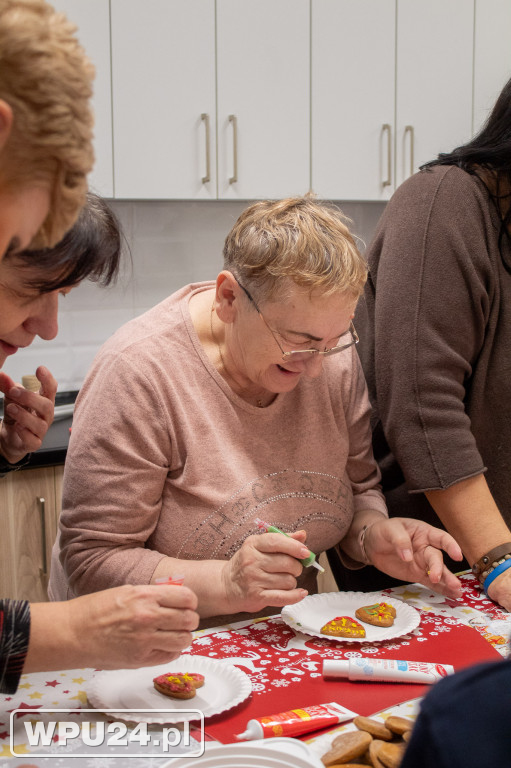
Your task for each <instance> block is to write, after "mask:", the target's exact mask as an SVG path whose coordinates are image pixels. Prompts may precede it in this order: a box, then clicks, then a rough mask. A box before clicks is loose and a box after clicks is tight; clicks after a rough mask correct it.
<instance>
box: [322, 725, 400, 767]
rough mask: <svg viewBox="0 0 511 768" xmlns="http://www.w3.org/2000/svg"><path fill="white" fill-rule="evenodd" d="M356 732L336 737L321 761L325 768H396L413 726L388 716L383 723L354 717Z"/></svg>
mask: <svg viewBox="0 0 511 768" xmlns="http://www.w3.org/2000/svg"><path fill="white" fill-rule="evenodd" d="M353 723H354V724H355V725H356V726H357V729H358V730H356V731H348V732H346V733H341V734H340V735H339V736H337V737H336V738H335V739H334V740H333V742H332V744H331V747H330V749H329V750H328V752H327V753H326V754H324V755H323V757H322V758H321V760H322V761H323V763H324V765H325V766H327V768H367V766H368V765H370V766H373V768H399V765H400V763H401V760H402V758H403V753H404V750H405V746H406V742H407V741H408V739H409V738H410V734H411V732H412V728H413V722H412V721H411V720H408V718H406V717H398V716H395V715H389V716H388V717H387V719H386V720H385V723H382V722H380V721H379V720H374V719H373V718H370V717H362V716H360V715H359V716H358V717H355V719H354V720H353Z"/></svg>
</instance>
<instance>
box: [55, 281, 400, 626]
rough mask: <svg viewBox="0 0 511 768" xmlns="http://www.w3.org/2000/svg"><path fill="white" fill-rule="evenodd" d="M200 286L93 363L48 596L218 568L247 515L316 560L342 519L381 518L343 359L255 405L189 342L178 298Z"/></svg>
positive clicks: (360, 389)
mask: <svg viewBox="0 0 511 768" xmlns="http://www.w3.org/2000/svg"><path fill="white" fill-rule="evenodd" d="M211 287H213V284H212V283H203V284H200V285H193V286H187V287H185V288H183V289H181V290H180V291H178V292H177V293H175V294H174V295H172V296H170V297H169V298H168V299H166V300H165V301H163V302H162V303H161V304H159V305H158V306H156V307H154V308H153V309H151V310H150V311H149V312H146V313H145V314H144V315H142V316H141V317H138V318H136V319H135V320H132V321H131V322H129V323H127V324H126V325H125V326H124V327H122V328H121V329H120V330H119V331H118V332H117V333H116V334H115V335H114V336H113V337H112V338H111V339H109V341H107V342H106V344H105V345H104V346H103V347H102V349H101V350H100V352H99V354H98V355H97V357H96V360H95V361H94V364H93V366H92V369H91V371H90V373H89V375H88V377H87V380H86V382H85V384H84V386H83V389H82V390H81V392H80V396H79V399H78V400H77V405H76V411H75V416H74V420H73V432H72V437H71V442H70V446H69V451H68V455H67V460H66V467H65V476H64V498H63V513H62V519H61V536H60V544H59V542H58V541H57V544H56V546H55V549H54V555H53V564H52V573H51V581H50V596H51V597H52V598H53V599H66V597H70V596H72V595H73V594H83V593H86V592H92V591H95V590H99V589H103V588H106V587H111V586H114V585H118V584H123V583H126V582H129V583H134V584H146V583H148V582H149V581H150V580H151V577H152V574H153V572H154V570H155V568H156V566H157V564H158V562H159V561H160V559H161V558H162V557H163V556H164V555H169V556H172V557H176V558H182V559H193V560H197V559H228V558H230V557H232V555H233V554H234V553H235V552H236V551H237V549H238V548H239V547H240V546H241V544H242V542H243V540H244V539H245V538H246V537H247V536H248V535H250V534H252V533H255V532H256V531H257V528H256V525H255V524H254V518H255V517H261V518H263V519H266V520H268V521H270V522H271V523H273V524H275V525H277V526H279V527H280V528H282V529H283V530H285V531H292V530H298V529H301V528H303V529H305V530H306V531H307V534H308V536H307V546H309V547H310V549H311V550H312V551H313V552H316V553H317V554H319V553H320V552H322V551H324V550H325V549H327V548H328V547H332V546H334V545H336V544H337V543H338V542H339V541H340V540H341V539H342V538H343V536H344V535H345V534H346V532H347V530H348V528H349V526H350V523H351V520H352V517H353V514H354V511H356V510H358V509H375V510H377V511H379V512H382V513H384V514H385V513H386V508H385V502H384V500H383V496H382V494H381V492H380V488H379V485H378V483H379V479H380V476H379V472H378V468H377V466H376V463H375V461H374V459H373V454H372V448H371V433H370V426H369V411H370V406H369V402H368V398H367V392H366V385H365V380H364V377H363V374H362V371H361V367H360V364H359V361H358V355H357V353H356V350H355V348H354V347H352V348H351V349H348V350H346V351H345V352H342V353H340V354H339V355H336V356H334V357H331V358H328V359H327V360H325V363H324V366H323V373H322V374H321V376H320V377H319V378H318V379H315V380H310V379H306V378H302V379H301V380H300V381H299V383H298V385H297V387H296V388H295V389H294V390H293V391H292V392H290V393H287V394H280V395H278V396H277V398H276V399H275V400H274V402H273V403H272V404H271V405H270V406H268V407H267V408H263V409H262V408H257V407H255V406H253V405H250V404H249V403H247V402H245V401H244V400H243V399H241V398H240V397H238V396H237V395H236V394H235V393H234V392H233V391H232V390H231V389H230V387H229V386H228V385H227V383H226V382H225V381H224V379H223V378H222V377H221V376H220V374H219V373H218V372H217V370H216V369H215V367H214V366H213V365H212V363H211V362H210V360H209V359H208V357H207V356H206V354H205V352H204V350H203V348H202V345H201V343H200V341H199V339H198V337H197V334H196V332H195V329H194V326H193V324H192V320H191V317H190V313H189V309H188V301H189V298H190V296H191V294H192V292H193V291H198V290H204V289H210V288H211ZM60 548H61V551H60V552H59V549H60ZM59 555H60V557H59ZM315 575H316V571H315V569H313V568H308V569H305V570H304V573H303V575H302V577H301V578H300V585H302V586H304V587H305V588H307V589H309V590H311V591H314V588H315ZM68 586H69V587H70V589H68ZM271 612H275V609H271ZM210 623H211V622H210Z"/></svg>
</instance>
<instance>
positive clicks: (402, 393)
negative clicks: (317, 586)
mask: <svg viewBox="0 0 511 768" xmlns="http://www.w3.org/2000/svg"><path fill="white" fill-rule="evenodd" d="M510 188H511V81H509V82H508V83H507V84H506V85H505V87H504V89H503V91H502V93H501V94H500V96H499V98H498V100H497V102H496V104H495V106H494V108H493V111H492V112H491V114H490V116H489V118H488V120H487V123H486V125H485V126H484V127H483V129H482V130H481V132H480V133H479V134H478V135H477V136H476V137H475V138H474V139H472V141H470V142H469V143H468V144H466V145H464V146H461V147H458V148H457V149H455V150H454V151H453V152H451V153H450V154H445V155H440V156H439V157H438V159H437V160H434V161H433V162H431V163H428V164H427V165H426V166H424V167H423V168H422V169H421V170H420V171H419V173H417V174H415V175H414V176H412V177H411V178H410V179H408V180H407V181H406V182H405V183H404V184H402V185H401V187H400V188H399V189H398V190H397V191H396V193H395V194H394V196H393V198H392V200H391V201H390V202H389V204H388V206H387V208H386V210H385V212H384V214H383V216H382V219H381V221H380V224H379V227H378V230H377V233H376V236H375V238H374V241H373V243H372V245H371V247H370V249H369V253H368V261H369V268H370V277H369V281H368V284H367V286H366V292H365V302H364V303H363V304H361V305H360V306H359V308H358V311H357V316H356V324H357V328H358V329H359V332H360V339H361V342H360V345H359V346H360V348H361V349H360V355H361V359H362V365H363V368H364V372H365V374H366V378H367V380H368V385H369V391H370V396H371V400H372V403H373V406H374V419H373V443H374V449H375V455H376V458H377V459H378V461H379V464H380V468H381V470H382V474H383V490H384V492H385V496H386V500H387V505H388V508H389V512H390V514H391V515H407V516H410V517H416V518H420V519H422V520H427V521H428V522H430V523H432V524H433V525H438V524H439V523H443V525H444V526H445V528H446V529H447V530H448V531H449V532H450V533H451V534H452V535H453V536H454V537H455V539H456V540H457V541H458V542H459V544H460V545H461V548H462V550H463V552H464V555H465V557H466V560H467V562H468V564H469V565H470V566H473V567H474V573H476V574H477V575H478V576H479V577H480V580H481V583H482V584H483V585H484V586H485V588H486V589H487V590H488V594H489V596H490V597H491V598H492V599H493V600H495V601H496V602H499V603H500V604H501V605H502V606H504V607H505V608H507V609H508V610H511V568H509V566H508V565H507V563H509V564H510V565H511V559H510V557H511V533H510V530H509V525H510V524H511V472H510V467H511V441H510V439H509V438H510V435H511V397H510V384H509V382H510V378H511V240H510V234H509V224H510V220H511V211H510V207H509V190H510ZM493 564H496V567H494V565H493ZM337 565H338V564H337V563H334V567H335V571H336V574H337V577H338V581H339V583H340V584H342V585H343V586H344V587H346V586H348V587H349V588H354V589H361V588H364V587H368V588H375V587H376V586H377V585H381V584H382V581H381V574H378V573H377V572H376V571H375V570H373V572H372V573H367V570H368V569H366V573H363V574H360V573H359V572H356V573H349V574H348V573H347V572H345V571H344V570H343V569H342V567H340V566H339V567H337ZM492 568H493V570H491V569H492Z"/></svg>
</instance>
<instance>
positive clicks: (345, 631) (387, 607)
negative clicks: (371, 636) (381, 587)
mask: <svg viewBox="0 0 511 768" xmlns="http://www.w3.org/2000/svg"><path fill="white" fill-rule="evenodd" d="M355 616H356V617H357V619H360V621H362V622H364V623H365V624H372V626H373V627H391V626H392V625H393V623H394V619H395V618H396V609H395V608H394V606H393V605H391V604H390V603H374V604H373V605H363V606H362V607H361V608H357V610H356V611H355ZM321 634H322V635H332V636H334V637H346V638H351V639H352V640H360V639H361V638H363V637H365V636H366V631H365V629H364V627H363V626H362V624H360V623H359V622H358V621H356V620H355V619H354V618H352V617H351V616H336V617H335V619H331V620H330V621H328V622H327V623H326V624H325V626H324V627H321Z"/></svg>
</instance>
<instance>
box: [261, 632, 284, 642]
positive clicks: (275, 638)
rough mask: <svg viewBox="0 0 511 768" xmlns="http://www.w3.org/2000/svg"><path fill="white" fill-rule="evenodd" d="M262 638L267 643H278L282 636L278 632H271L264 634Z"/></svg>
mask: <svg viewBox="0 0 511 768" xmlns="http://www.w3.org/2000/svg"><path fill="white" fill-rule="evenodd" d="M262 639H263V640H264V641H265V642H267V643H278V642H279V640H280V639H281V638H280V635H279V634H277V633H276V632H273V633H271V632H269V633H268V634H266V635H263V637H262Z"/></svg>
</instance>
